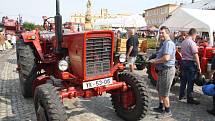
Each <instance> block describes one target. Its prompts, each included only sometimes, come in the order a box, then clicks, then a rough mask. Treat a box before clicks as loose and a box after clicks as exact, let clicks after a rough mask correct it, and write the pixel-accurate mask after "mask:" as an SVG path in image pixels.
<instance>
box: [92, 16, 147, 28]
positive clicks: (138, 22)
mask: <svg viewBox="0 0 215 121" xmlns="http://www.w3.org/2000/svg"><path fill="white" fill-rule="evenodd" d="M94 26H111V27H121V28H125V27H136V28H138V27H144V26H147V25H146V21H145V19H144V18H143V17H142V16H140V15H131V16H126V17H121V18H113V19H98V20H96V22H95V23H94Z"/></svg>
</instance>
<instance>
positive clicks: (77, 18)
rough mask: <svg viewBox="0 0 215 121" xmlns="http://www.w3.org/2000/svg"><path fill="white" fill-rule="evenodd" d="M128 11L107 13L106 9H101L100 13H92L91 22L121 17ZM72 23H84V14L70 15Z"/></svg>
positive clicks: (126, 14)
mask: <svg viewBox="0 0 215 121" xmlns="http://www.w3.org/2000/svg"><path fill="white" fill-rule="evenodd" d="M129 15H131V14H129V13H122V14H109V12H108V9H101V12H100V14H97V15H92V19H91V22H92V24H93V23H95V21H96V20H97V19H110V18H121V17H123V16H129ZM71 22H72V23H85V14H81V13H75V14H73V15H72V16H71Z"/></svg>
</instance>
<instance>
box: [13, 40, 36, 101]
mask: <svg viewBox="0 0 215 121" xmlns="http://www.w3.org/2000/svg"><path fill="white" fill-rule="evenodd" d="M17 65H18V67H19V68H20V70H19V80H20V88H21V92H22V95H23V96H24V97H25V98H28V97H32V84H33V81H34V80H35V79H36V78H37V70H36V58H35V54H34V49H33V47H32V45H31V43H24V41H23V40H18V41H17Z"/></svg>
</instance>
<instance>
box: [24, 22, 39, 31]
mask: <svg viewBox="0 0 215 121" xmlns="http://www.w3.org/2000/svg"><path fill="white" fill-rule="evenodd" d="M22 26H23V28H24V29H25V30H27V31H31V30H34V29H35V27H36V25H35V24H34V23H29V22H24V23H23V25H22Z"/></svg>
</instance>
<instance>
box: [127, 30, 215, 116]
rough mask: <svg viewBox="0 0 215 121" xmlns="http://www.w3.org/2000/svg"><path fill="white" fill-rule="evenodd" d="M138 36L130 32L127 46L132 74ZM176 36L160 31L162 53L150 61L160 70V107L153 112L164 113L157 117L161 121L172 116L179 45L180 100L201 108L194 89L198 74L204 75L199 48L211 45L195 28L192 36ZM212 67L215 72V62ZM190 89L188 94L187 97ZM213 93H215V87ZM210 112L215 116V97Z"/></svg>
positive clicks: (188, 34) (185, 34) (184, 34)
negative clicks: (171, 95) (172, 89)
mask: <svg viewBox="0 0 215 121" xmlns="http://www.w3.org/2000/svg"><path fill="white" fill-rule="evenodd" d="M134 33H135V32H134V30H129V31H128V37H129V38H128V40H127V45H126V49H127V51H126V56H127V61H128V64H129V67H130V71H131V72H134V65H135V60H136V57H137V54H138V49H137V48H138V38H137V37H136V36H135V34H134ZM174 35H175V36H173V37H172V36H171V33H170V30H169V29H168V28H167V27H165V26H163V27H161V28H160V30H159V41H160V47H159V50H158V52H157V55H156V58H155V59H151V60H149V62H150V63H152V64H154V65H155V66H156V71H157V74H158V81H157V91H158V97H159V105H158V107H156V108H153V110H154V111H155V112H158V113H160V114H159V115H158V116H157V117H158V118H167V117H171V116H172V113H171V108H170V107H171V105H170V100H169V93H170V88H171V85H172V82H173V79H174V76H175V72H176V69H175V62H176V57H175V53H176V46H178V45H179V44H180V46H181V54H182V63H181V79H180V91H179V98H178V100H179V101H181V100H184V99H185V100H187V103H188V104H195V105H199V104H200V101H198V100H196V99H195V98H194V95H193V93H194V90H193V88H194V80H195V77H196V74H201V67H200V61H199V56H198V45H200V44H202V43H204V42H206V43H207V41H206V40H204V39H203V38H199V37H198V34H197V30H196V29H195V28H191V29H190V30H189V32H188V33H180V34H179V35H176V34H174ZM212 65H214V68H215V58H214V61H213V63H212ZM214 70H215V69H214ZM213 72H215V71H213ZM213 72H212V73H213ZM210 78H212V77H210ZM214 79H215V77H214ZM214 82H215V80H214ZM186 88H187V90H186V95H185V89H186ZM213 91H214V93H215V85H214V88H213ZM214 96H215V95H214ZM208 112H209V113H211V114H214V115H215V97H214V107H213V109H212V110H209V111H208Z"/></svg>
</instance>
